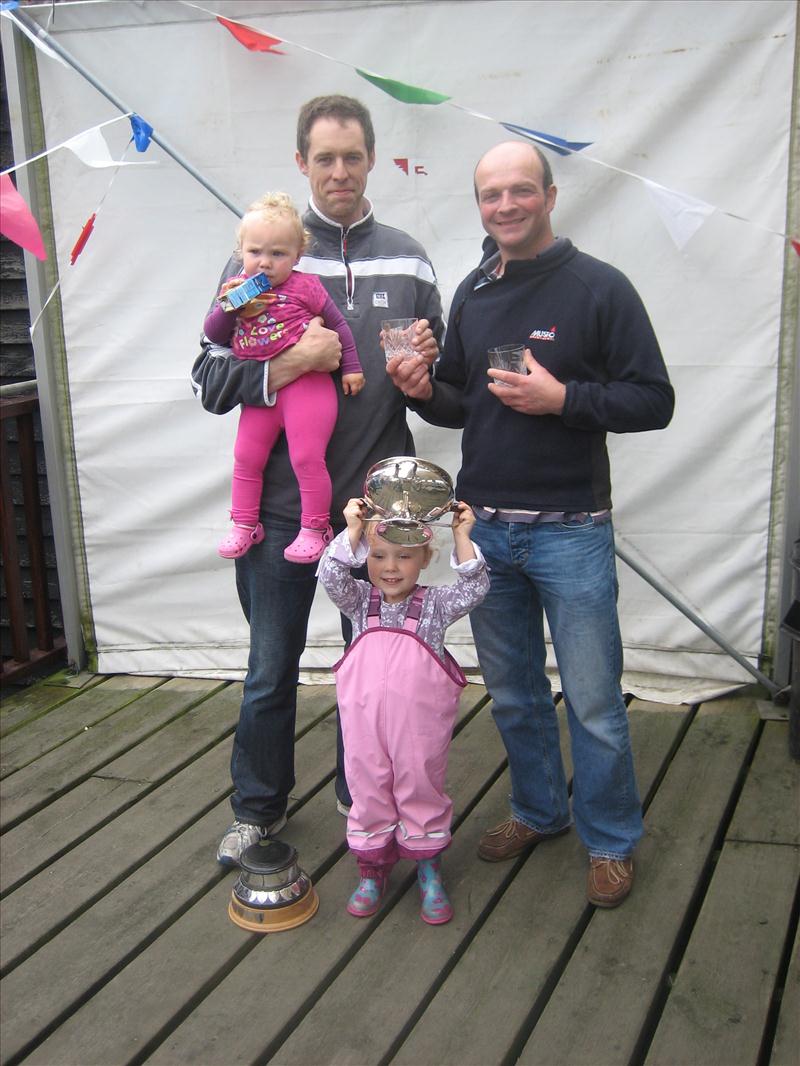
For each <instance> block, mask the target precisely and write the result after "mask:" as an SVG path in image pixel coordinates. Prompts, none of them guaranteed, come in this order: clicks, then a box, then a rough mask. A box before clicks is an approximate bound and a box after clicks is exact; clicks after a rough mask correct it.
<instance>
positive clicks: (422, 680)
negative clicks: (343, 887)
mask: <svg viewBox="0 0 800 1066" xmlns="http://www.w3.org/2000/svg"><path fill="white" fill-rule="evenodd" d="M367 514H368V506H367V503H366V501H365V500H364V499H352V500H350V501H349V502H348V504H347V506H346V507H345V509H344V517H345V520H346V522H347V528H346V529H345V530H344V531H343V532H342V533H340V534H339V536H338V537H336V538H335V540H334V541H333V542H332V544H331V545H330V546H329V548H328V549H327V551H326V553H325V555H324V556H323V558H322V561H321V563H320V568H319V577H320V580H321V581H322V584H323V585H324V587H325V590H326V592H327V593H328V595H329V596H330V598H331V600H332V601H333V603H334V604H335V605H336V606H337V607H338V608H339V610H340V611H341V612H342V613H343V614H345V615H347V617H348V618H350V620H351V621H352V623H353V642H352V644H351V645H350V647H349V648H348V649H347V651H346V652H345V654H344V656H343V658H342V659H340V661H339V662H338V663H337V664H336V666H335V667H334V670H335V672H336V694H337V698H338V703H339V710H340V713H341V720H342V734H343V738H344V751H345V773H346V776H347V782H348V785H349V788H350V793H351V795H352V797H353V805H352V807H351V809H350V813H349V815H348V818H347V842H348V844H349V846H350V850H351V851H352V853H353V854H354V856H355V858H356V860H357V862H358V867H359V873H360V880H359V883H358V886H357V888H356V889H355V891H354V892H353V894H352V895H351V897H350V899H349V901H348V904H347V910H348V912H349V913H350V914H352V915H354V916H355V917H357V918H365V917H368V916H369V915H371V914H374V913H375V912H376V911H377V910H378V907H379V906H380V900H381V897H382V896H383V894H384V893H385V891H386V886H387V882H388V878H389V874H390V872H391V869H392V867H393V866H394V864H395V863H396V862H397V860H398V859H399V858H407V859H412V860H415V861H416V863H417V880H418V883H419V891H420V897H421V905H422V907H421V916H422V919H423V920H424V921H425V922H427V923H428V924H430V925H440V924H442V923H444V922H448V921H449V920H450V919H451V918H452V916H453V909H452V906H451V905H450V901H449V899H448V897H447V893H446V891H445V888H444V885H443V883H442V873H441V860H440V856H441V853H442V852H443V851H444V849H445V848H446V847H447V846H448V844H449V843H450V823H451V820H452V806H453V805H452V802H451V800H450V798H449V796H447V794H446V793H445V791H444V784H445V773H446V770H447V754H448V748H449V744H450V738H451V735H452V731H453V724H454V722H455V717H456V711H457V708H458V701H459V697H460V695H461V689H462V688H463V687H464V686H465V685H466V678H465V677H464V673H463V671H462V670H461V668H460V667H459V666H458V665H457V663H456V662H455V660H454V659H453V658H452V656H451V655H450V654H449V652H447V651H446V650H445V647H444V635H445V630H446V629H447V627H448V626H449V625H450V624H451V623H452V622H455V621H456V620H457V619H458V618H461V617H463V616H464V615H466V614H468V613H469V611H471V610H472V609H473V607H477V605H478V604H479V603H480V602H481V601H482V600H483V598H484V596H485V595H486V593H487V591H488V589H489V578H488V574H487V572H486V564H485V562H484V559H483V556H482V555H481V551H480V548H477V547H476V546H475V545H474V544H473V543H472V541H471V540H470V531H471V529H472V527H473V525H474V524H475V515H474V514H473V512H472V511H471V510H470V508H469V507H468V506H467V505H466V504H465V503H456V504H454V514H453V525H452V532H453V541H454V551H453V555H452V557H451V565H452V566H453V567H454V569H455V571H456V575H457V580H456V583H455V584H454V585H443V586H439V587H428V588H426V587H425V586H420V585H419V584H418V583H417V582H418V580H419V576H420V572H421V571H422V570H423V569H424V568H425V567H426V566H427V565H428V563H429V562H430V559H431V555H432V547H431V543H430V542H431V538H432V531H431V529H430V527H429V526H427V525H425V524H424V523H422V522H416V523H413V522H412V523H404V524H403V525H402V527H401V526H397V525H394V526H393V524H392V523H391V522H374V521H370V522H368V521H367ZM365 560H366V564H367V572H368V575H369V581H359V580H357V579H356V578H354V577H353V576H352V574H351V573H350V571H351V569H353V568H355V567H359V566H362V565H363V564H364V562H365Z"/></svg>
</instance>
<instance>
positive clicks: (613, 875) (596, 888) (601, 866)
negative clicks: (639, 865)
mask: <svg viewBox="0 0 800 1066" xmlns="http://www.w3.org/2000/svg"><path fill="white" fill-rule="evenodd" d="M632 888H633V859H592V858H590V859H589V879H588V883H587V886H586V895H587V897H588V899H589V902H590V903H594V905H595V907H618V906H619V905H620V903H622V902H623V900H624V899H625V898H626V897H627V895H628V893H629V892H630V890H631V889H632Z"/></svg>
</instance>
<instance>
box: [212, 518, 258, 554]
mask: <svg viewBox="0 0 800 1066" xmlns="http://www.w3.org/2000/svg"><path fill="white" fill-rule="evenodd" d="M263 539H264V527H263V526H262V525H261V523H260V522H259V523H258V525H257V526H256V527H255V529H251V528H250V527H249V526H234V527H233V528H232V529H231V531H230V533H229V534H228V535H227V536H226V537H223V539H222V540H221V541H220V542H219V544H218V545H217V552H218V553H219V554H220V555H221V556H222V558H223V559H238V558H240V557H241V556H242V555H244V554H245V553H246V552H249V551H250V549H251V548H252V547H253V545H254V544H260V543H261V541H262V540H263Z"/></svg>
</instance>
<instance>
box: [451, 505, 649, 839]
mask: <svg viewBox="0 0 800 1066" xmlns="http://www.w3.org/2000/svg"><path fill="white" fill-rule="evenodd" d="M472 539H473V540H474V541H475V543H476V544H479V545H480V547H481V549H482V550H483V553H484V555H485V556H486V561H487V563H488V564H489V568H490V577H491V588H490V591H489V594H488V596H487V597H486V599H485V600H484V601H483V603H482V604H481V605H480V606H479V607H477V608H476V609H475V610H474V611H473V612H472V614H471V615H470V621H471V623H472V632H473V634H474V637H475V646H476V650H477V653H478V661H479V663H480V667H481V672H482V673H483V677H484V681H485V683H486V687H487V689H488V691H489V694H490V695H491V697H492V700H493V709H492V713H493V715H494V719H495V722H496V724H497V727H498V729H499V730H500V735H501V736H502V738H503V743H504V744H505V748H506V752H507V753H508V763H509V769H510V772H511V811H512V814H513V816H514V817H515V818H516V819H518V820H519V821H520V822H523V823H524V824H525V825H527V826H529V827H530V828H532V829H536V830H538V831H539V832H541V833H555V832H558V831H559V830H560V829H563V828H565V827H566V826H567V825H569V824H570V810H569V798H568V794H567V782H566V777H565V774H564V766H563V762H562V759H561V750H560V746H559V732H558V721H557V716H556V710H555V704H554V702H553V696H552V692H551V688H550V682H549V680H548V678H547V675H546V673H545V654H546V650H545V639H544V619H543V612H544V615H546V616H547V622H548V625H549V627H550V634H551V637H552V640H553V648H554V650H555V655H556V660H557V663H558V669H559V674H560V676H561V683H562V688H563V694H564V702H565V705H566V709H567V721H568V724H569V731H570V740H571V745H572V762H573V770H574V774H573V790H572V810H573V815H574V819H575V825H576V828H577V830H578V834H579V836H580V838H581V840H582V841H583V843H584V844H585V846H586V848H587V849H588V851H589V854H590V855H592V856H604V857H607V858H613V859H624V858H627V857H628V856H629V855H630V854H631V852H632V851H633V849H634V847H635V846H636V843H637V841H638V840H639V838H640V837H641V835H642V815H641V804H640V801H639V793H638V789H637V787H636V778H635V775H634V769H633V758H632V755H631V746H630V735H629V731H628V717H627V711H626V708H625V703H624V701H623V698H622V689H621V684H620V682H621V676H622V641H621V638H620V633H619V622H618V619H617V606H616V600H617V575H616V567H615V562H614V532H613V528H612V524H611V522H610V521H606V522H601V523H595V521H594V519H592V518H591V517H587V518H586V519H585V520H583V521H575V522H569V523H561V522H545V523H540V524H528V523H523V522H511V523H507V522H501V521H499V520H496V519H493V520H491V521H485V520H482V519H480V518H479V519H478V521H477V522H476V524H475V528H474V530H473V534H472Z"/></svg>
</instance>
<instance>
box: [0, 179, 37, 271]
mask: <svg viewBox="0 0 800 1066" xmlns="http://www.w3.org/2000/svg"><path fill="white" fill-rule="evenodd" d="M0 233H2V234H3V236H4V237H8V239H9V240H10V241H13V242H14V244H18V245H19V246H20V248H24V249H25V250H26V251H28V252H31V253H32V254H33V255H35V256H36V258H37V259H47V252H46V251H45V250H44V241H43V240H42V234H41V232H40V230H39V224H38V222H37V221H36V219H35V218H34V217H33V215H32V214H31V211H30V208H29V207H28V205H27V204H26V203H25V201H24V200H23V198H22V196H21V195H20V194H19V193H18V192H17V190H16V188H15V186H14V182H13V181H12V180H11V175H10V174H0Z"/></svg>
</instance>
